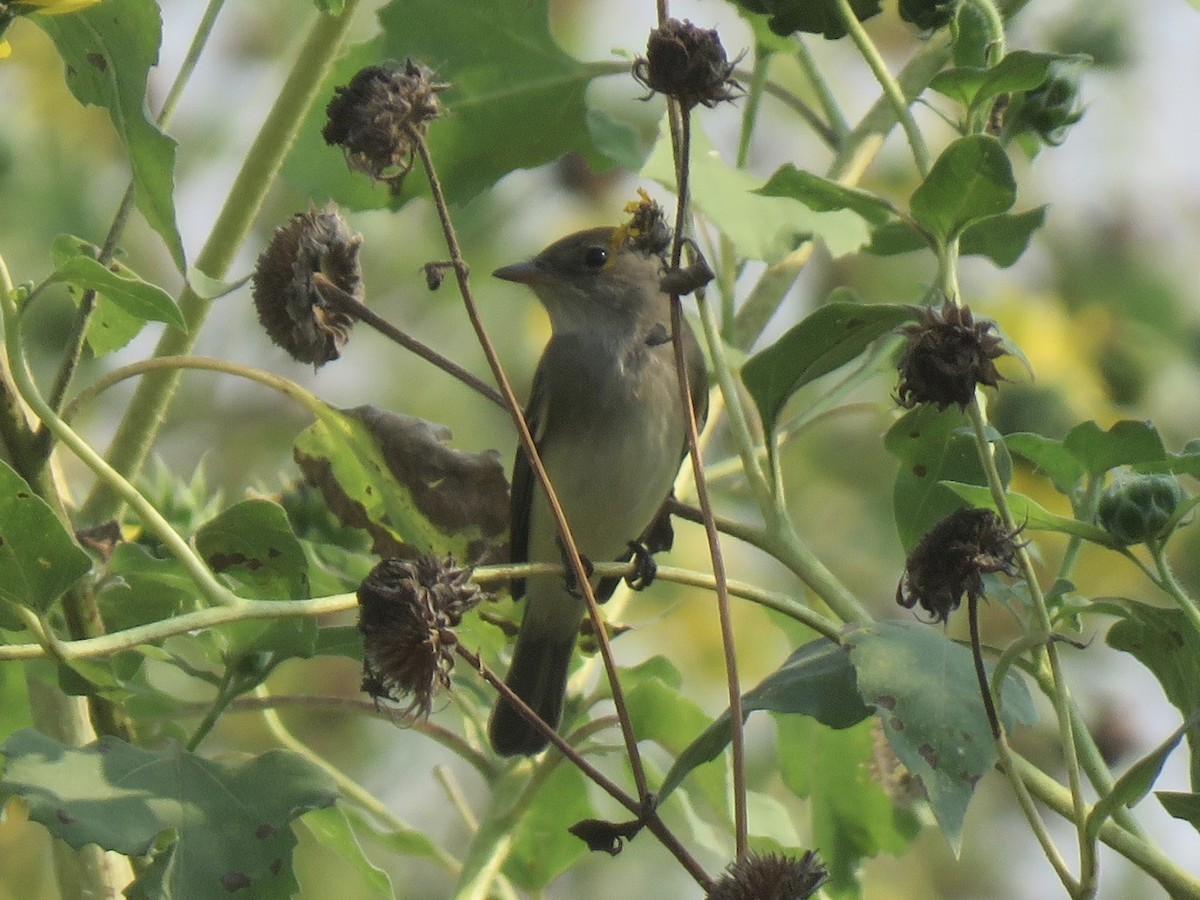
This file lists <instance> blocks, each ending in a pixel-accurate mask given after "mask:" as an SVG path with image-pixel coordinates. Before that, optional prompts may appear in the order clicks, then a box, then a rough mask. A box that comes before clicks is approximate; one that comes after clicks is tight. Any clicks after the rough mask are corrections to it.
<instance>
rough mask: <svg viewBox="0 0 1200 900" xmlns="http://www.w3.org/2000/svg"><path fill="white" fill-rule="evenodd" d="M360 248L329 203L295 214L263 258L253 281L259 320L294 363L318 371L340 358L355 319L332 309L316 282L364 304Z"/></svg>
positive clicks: (358, 240) (359, 240) (359, 241)
mask: <svg viewBox="0 0 1200 900" xmlns="http://www.w3.org/2000/svg"><path fill="white" fill-rule="evenodd" d="M361 245H362V236H361V235H359V234H356V233H355V232H353V231H351V230H350V227H349V226H348V225H347V224H346V222H345V220H343V219H342V217H341V214H340V213H339V212H338V208H337V206H336V205H335V204H333V203H330V204H329V205H327V206H326V207H325V208H324V209H322V210H317V209H315V208H313V209H309V210H308V212H303V213H296V215H294V216H292V218H291V220H290V221H289V222H288V223H287V224H286V225H283V226H281V227H279V228H277V229H276V230H275V234H274V236H273V237H272V238H271V241H270V243H269V244H268V245H267V247H266V249H265V250H263V252H262V253H261V254H260V255H259V257H258V264H257V265H256V266H255V268H254V278H253V284H254V305H255V308H256V309H257V310H258V320H259V321H260V322H261V323H262V326H263V328H265V329H266V332H267V334H268V335H269V336H270V338H271V340H273V341H274V342H275V343H276V344H278V345H279V346H280V347H282V348H283V349H284V350H286V351H287V352H288V353H290V354H291V356H292V358H293V359H295V360H296V361H298V362H306V363H312V364H313V365H314V366H317V367H320V366H322V365H324V364H325V363H327V362H329V361H330V360H334V359H337V358H338V357H339V356H340V355H341V351H342V347H343V346H344V345H345V343H346V341H347V340H348V339H349V337H350V328H351V326H353V325H354V319H352V318H351V317H350V316H348V315H346V314H345V313H342V312H338V311H336V310H334V309H332V308H330V306H329V304H328V302H327V301H326V300H325V298H324V297H323V296H322V294H321V291H320V287H319V286H318V284H317V282H316V276H317V275H318V274H320V275H322V276H324V277H325V278H326V279H328V280H329V281H330V282H332V283H333V285H334V286H335V287H337V288H339V289H340V290H342V291H344V292H345V293H347V294H350V295H352V296H353V297H355V298H356V299H357V300H359V301H361V300H362V295H363V284H362V269H361V268H360V266H359V261H358V250H359V247H360V246H361Z"/></svg>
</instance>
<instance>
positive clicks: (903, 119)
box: [835, 0, 930, 178]
mask: <svg viewBox="0 0 1200 900" xmlns="http://www.w3.org/2000/svg"><path fill="white" fill-rule="evenodd" d="M835 3H836V6H837V11H838V14H839V15H840V16H841V18H842V24H843V25H844V26H845V27H846V31H847V32H848V33H849V35H850V39H851V40H852V41H854V46H856V47H857V48H858V52H859V53H861V54H862V57H863V59H864V60H866V63H867V65H868V66H869V67H870V68H871V72H872V73H873V74H874V75H875V80H876V81H878V82H879V86H880V87H881V88H883V94H884V96H885V97H887V100H888V102H889V103H890V104H891V105H892V111H893V112H894V113H895V115H896V120H897V121H898V122H899V123H900V127H901V128H903V129H904V135H905V137H907V138H908V146H909V147H911V148H912V154H913V159H914V160H915V161H916V163H917V171H918V172H920V173H921V177H922V178H924V177H925V176H926V175H928V174H929V165H930V163H929V148H928V147H927V146H926V145H925V138H924V136H923V135H922V134H921V130H920V129H919V128H917V123H916V122H915V121H914V120H913V117H912V110H910V109H909V108H908V101H907V100H906V99H905V98H904V92H903V91H902V90H901V89H900V85H899V84H898V83H897V82H896V79H895V78H894V77H893V76H892V73H891V72H890V71H888V67H887V63H886V62H884V60H883V57H882V56H881V55H880V53H879V48H878V47H876V46H875V42H874V41H872V40H871V37H870V35H868V34H867V30H866V29H865V28H863V26H862V23H861V22H859V21H858V18H857V17H856V16H855V15H854V10H853V9H851V7H850V0H835Z"/></svg>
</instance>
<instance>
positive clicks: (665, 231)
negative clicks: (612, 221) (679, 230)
mask: <svg viewBox="0 0 1200 900" xmlns="http://www.w3.org/2000/svg"><path fill="white" fill-rule="evenodd" d="M625 212H627V213H629V217H630V218H629V221H628V222H624V223H622V224H621V225H618V226H617V228H616V229H615V230H614V231H613V237H612V243H613V247H612V248H613V250H614V251H616V250H617V249H618V248H620V247H622V246H624V245H626V244H628V245H629V246H630V247H633V248H634V249H635V250H639V251H640V252H642V253H644V254H646V255H647V256H649V255H651V254H654V255H657V256H662V255H663V254H664V253H666V251H667V248H668V247H669V246H671V226H670V225H668V224H667V217H666V214H665V213H663V208H662V207H661V206H659V205H658V201H657V200H655V199H653V198H652V197H651V196H650V195H649V194H647V193H646V192H645V191H644V190H643V189H642V188H638V199H637V200H631V201H630V202H629V203H626V204H625Z"/></svg>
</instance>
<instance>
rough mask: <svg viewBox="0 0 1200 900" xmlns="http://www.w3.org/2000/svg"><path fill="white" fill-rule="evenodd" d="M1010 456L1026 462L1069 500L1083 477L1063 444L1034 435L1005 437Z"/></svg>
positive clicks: (1023, 434) (1080, 465) (1010, 435)
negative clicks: (1012, 455)
mask: <svg viewBox="0 0 1200 900" xmlns="http://www.w3.org/2000/svg"><path fill="white" fill-rule="evenodd" d="M1004 443H1005V444H1006V445H1007V446H1008V449H1009V452H1011V453H1015V454H1016V455H1017V456H1020V457H1023V458H1024V459H1027V460H1029V461H1030V462H1031V463H1033V465H1034V466H1035V467H1036V469H1037V471H1038V472H1041V473H1042V474H1043V475H1045V476H1046V477H1047V478H1049V479H1050V481H1051V482H1053V484H1054V488H1055V490H1057V491H1058V492H1059V493H1060V494H1066V495H1067V496H1070V495H1071V494H1072V493H1074V491H1075V488H1076V487H1078V486H1079V482H1080V481H1082V480H1083V476H1084V475H1085V474H1086V472H1085V470H1084V467H1083V464H1082V463H1081V462H1080V461H1079V459H1078V458H1077V457H1076V456H1075V454H1073V453H1072V452H1071V451H1070V450H1068V449H1067V448H1066V447H1064V446H1063V442H1062V441H1056V440H1053V439H1052V438H1048V437H1043V436H1042V435H1040V434H1034V433H1033V432H1020V433H1018V434H1008V435H1005V436H1004Z"/></svg>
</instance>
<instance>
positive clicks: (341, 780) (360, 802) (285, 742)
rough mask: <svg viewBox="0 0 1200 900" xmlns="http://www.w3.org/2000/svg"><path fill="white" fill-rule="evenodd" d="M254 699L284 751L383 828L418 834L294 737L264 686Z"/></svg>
mask: <svg viewBox="0 0 1200 900" xmlns="http://www.w3.org/2000/svg"><path fill="white" fill-rule="evenodd" d="M254 696H255V699H256V700H258V701H259V702H261V703H263V704H264V706H263V707H261V708H260V709H259V712H260V713H261V715H262V720H263V724H264V725H266V726H267V730H268V731H269V732H271V736H272V737H274V738H275V740H276V742H277V743H278V744H279V745H280V746H281V747H285V748H286V749H288V750H290V751H292V752H293V753H296V754H298V755H300V756H302V757H304V759H305V760H307V761H308V762H309V763H311V764H312V765H314V766H316V767H317V768H318V769H320V770H321V771H322V772H324V773H325V774H326V775H328V776H329V777H330V778H331V779H333V782H334V784H336V785H337V788H338V790H339V791H341V793H342V794H343V795H344V796H345V797H346V798H347V799H349V800H350V801H351V802H353V803H354V804H356V805H357V806H360V807H361V808H362V809H364V810H366V811H367V812H369V813H370V814H371V815H372V816H374V817H375V818H376V819H377V820H378V821H379V822H380V823H381V824H382V825H384V826H386V827H388V828H391V829H392V830H393V831H403V832H411V831H413V830H414V829H413V828H412V826H410V825H408V824H407V823H406V822H404V821H403V820H402V819H400V818H399V817H397V816H396V815H395V814H394V813H393V812H392V811H391V810H390V809H388V808H387V807H386V806H385V805H384V804H382V803H380V802H379V800H378V799H377V798H376V797H375V796H374V795H373V794H372V793H371V792H370V791H368V790H367V789H366V788H364V787H363V786H362V785H361V784H359V783H358V782H357V781H355V780H354V779H353V778H351V777H350V776H349V775H347V774H346V773H345V772H343V771H342V770H341V769H339V768H338V767H337V766H335V765H334V764H333V763H331V762H330V761H329V760H327V759H325V757H323V756H321V755H320V754H319V753H317V752H316V751H315V750H313V749H312V748H311V747H310V746H308V744H306V743H304V742H303V741H301V740H300V739H299V738H297V737H296V736H295V735H294V734H292V733H291V731H289V730H288V728H287V726H286V725H284V724H283V720H282V719H281V718H280V717H279V713H278V712H277V711H276V710H275V708H274V707H273V706H268V705H265V704H267V703H269V701H270V700H271V694H270V691H268V690H267V688H266V687H265V686H264V685H259V686H258V687H257V688H255V690H254ZM430 843H431V845H432V846H433V847H435V848H436V850H435V852H436V859H437V861H438V862H439V863H440V864H441V865H442V867H443V868H444V869H446V871H448V872H450V873H452V874H457V872H458V870H459V869H460V868H461V867H462V866H461V863H459V861H458V860H457V859H455V858H454V857H453V856H451V855H450V854H449V853H447V852H446V851H445V850H443V849H442V847H441V844H439V843H437V842H430Z"/></svg>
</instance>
